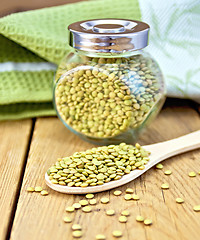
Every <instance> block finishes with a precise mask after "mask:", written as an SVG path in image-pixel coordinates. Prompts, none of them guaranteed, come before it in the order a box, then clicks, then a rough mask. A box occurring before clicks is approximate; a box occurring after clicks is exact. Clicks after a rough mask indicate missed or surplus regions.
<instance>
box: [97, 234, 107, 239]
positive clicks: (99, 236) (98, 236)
mask: <svg viewBox="0 0 200 240" xmlns="http://www.w3.org/2000/svg"><path fill="white" fill-rule="evenodd" d="M96 239H97V240H105V239H106V236H105V235H103V234H97V235H96Z"/></svg>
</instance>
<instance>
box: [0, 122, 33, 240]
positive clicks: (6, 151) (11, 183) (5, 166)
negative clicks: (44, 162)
mask: <svg viewBox="0 0 200 240" xmlns="http://www.w3.org/2000/svg"><path fill="white" fill-rule="evenodd" d="M31 127H32V120H24V121H9V122H1V123H0V219H1V224H0V239H5V238H6V235H7V232H8V231H9V230H10V226H11V224H12V218H13V214H14V211H15V207H16V206H15V204H16V201H17V198H18V194H19V189H20V186H21V177H22V174H23V170H24V169H23V166H24V163H25V160H26V158H25V157H26V152H27V146H28V143H29V136H30V132H31Z"/></svg>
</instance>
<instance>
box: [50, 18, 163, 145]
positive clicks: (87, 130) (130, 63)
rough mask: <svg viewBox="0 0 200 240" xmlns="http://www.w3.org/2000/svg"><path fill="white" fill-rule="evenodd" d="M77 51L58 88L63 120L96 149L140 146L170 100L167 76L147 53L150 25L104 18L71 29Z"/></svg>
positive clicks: (57, 101)
mask: <svg viewBox="0 0 200 240" xmlns="http://www.w3.org/2000/svg"><path fill="white" fill-rule="evenodd" d="M69 30H70V33H71V35H70V39H71V42H70V44H71V46H73V50H72V51H71V52H70V53H69V54H67V56H66V57H65V58H64V59H63V61H62V62H61V63H60V65H59V67H58V70H57V73H56V77H55V84H54V105H55V109H56V111H57V115H58V117H59V118H60V119H61V121H62V122H63V123H64V125H65V126H66V127H68V128H69V129H70V130H71V131H72V132H74V133H75V134H77V135H78V136H80V137H81V138H83V139H84V140H87V141H90V142H93V143H96V144H103V145H107V144H118V143H120V142H126V143H134V142H135V141H136V140H137V138H138V136H139V134H140V133H141V132H142V130H143V129H145V128H146V127H147V125H148V124H149V123H150V121H151V120H152V119H153V118H154V117H155V116H156V115H157V114H158V112H159V110H160V109H161V107H162V105H163V103H164V101H165V87H164V81H163V76H162V73H161V70H160V68H159V66H158V64H157V63H156V62H155V60H154V59H153V58H152V57H151V56H150V55H149V54H148V53H146V52H144V51H143V50H141V49H143V48H144V47H146V46H147V43H148V31H149V26H148V25H147V24H146V23H143V22H139V21H132V20H124V19H99V20H88V21H81V22H76V23H73V24H71V25H70V26H69Z"/></svg>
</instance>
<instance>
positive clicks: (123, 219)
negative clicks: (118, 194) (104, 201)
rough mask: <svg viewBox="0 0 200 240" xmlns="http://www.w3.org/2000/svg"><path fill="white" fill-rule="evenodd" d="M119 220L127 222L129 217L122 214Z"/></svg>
mask: <svg viewBox="0 0 200 240" xmlns="http://www.w3.org/2000/svg"><path fill="white" fill-rule="evenodd" d="M119 222H121V223H126V222H127V217H126V216H120V217H119Z"/></svg>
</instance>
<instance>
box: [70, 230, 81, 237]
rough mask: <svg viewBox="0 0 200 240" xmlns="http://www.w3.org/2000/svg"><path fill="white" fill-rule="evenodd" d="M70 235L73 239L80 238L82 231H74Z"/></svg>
mask: <svg viewBox="0 0 200 240" xmlns="http://www.w3.org/2000/svg"><path fill="white" fill-rule="evenodd" d="M72 235H73V237H75V238H80V237H82V231H74V232H73V233H72Z"/></svg>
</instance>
